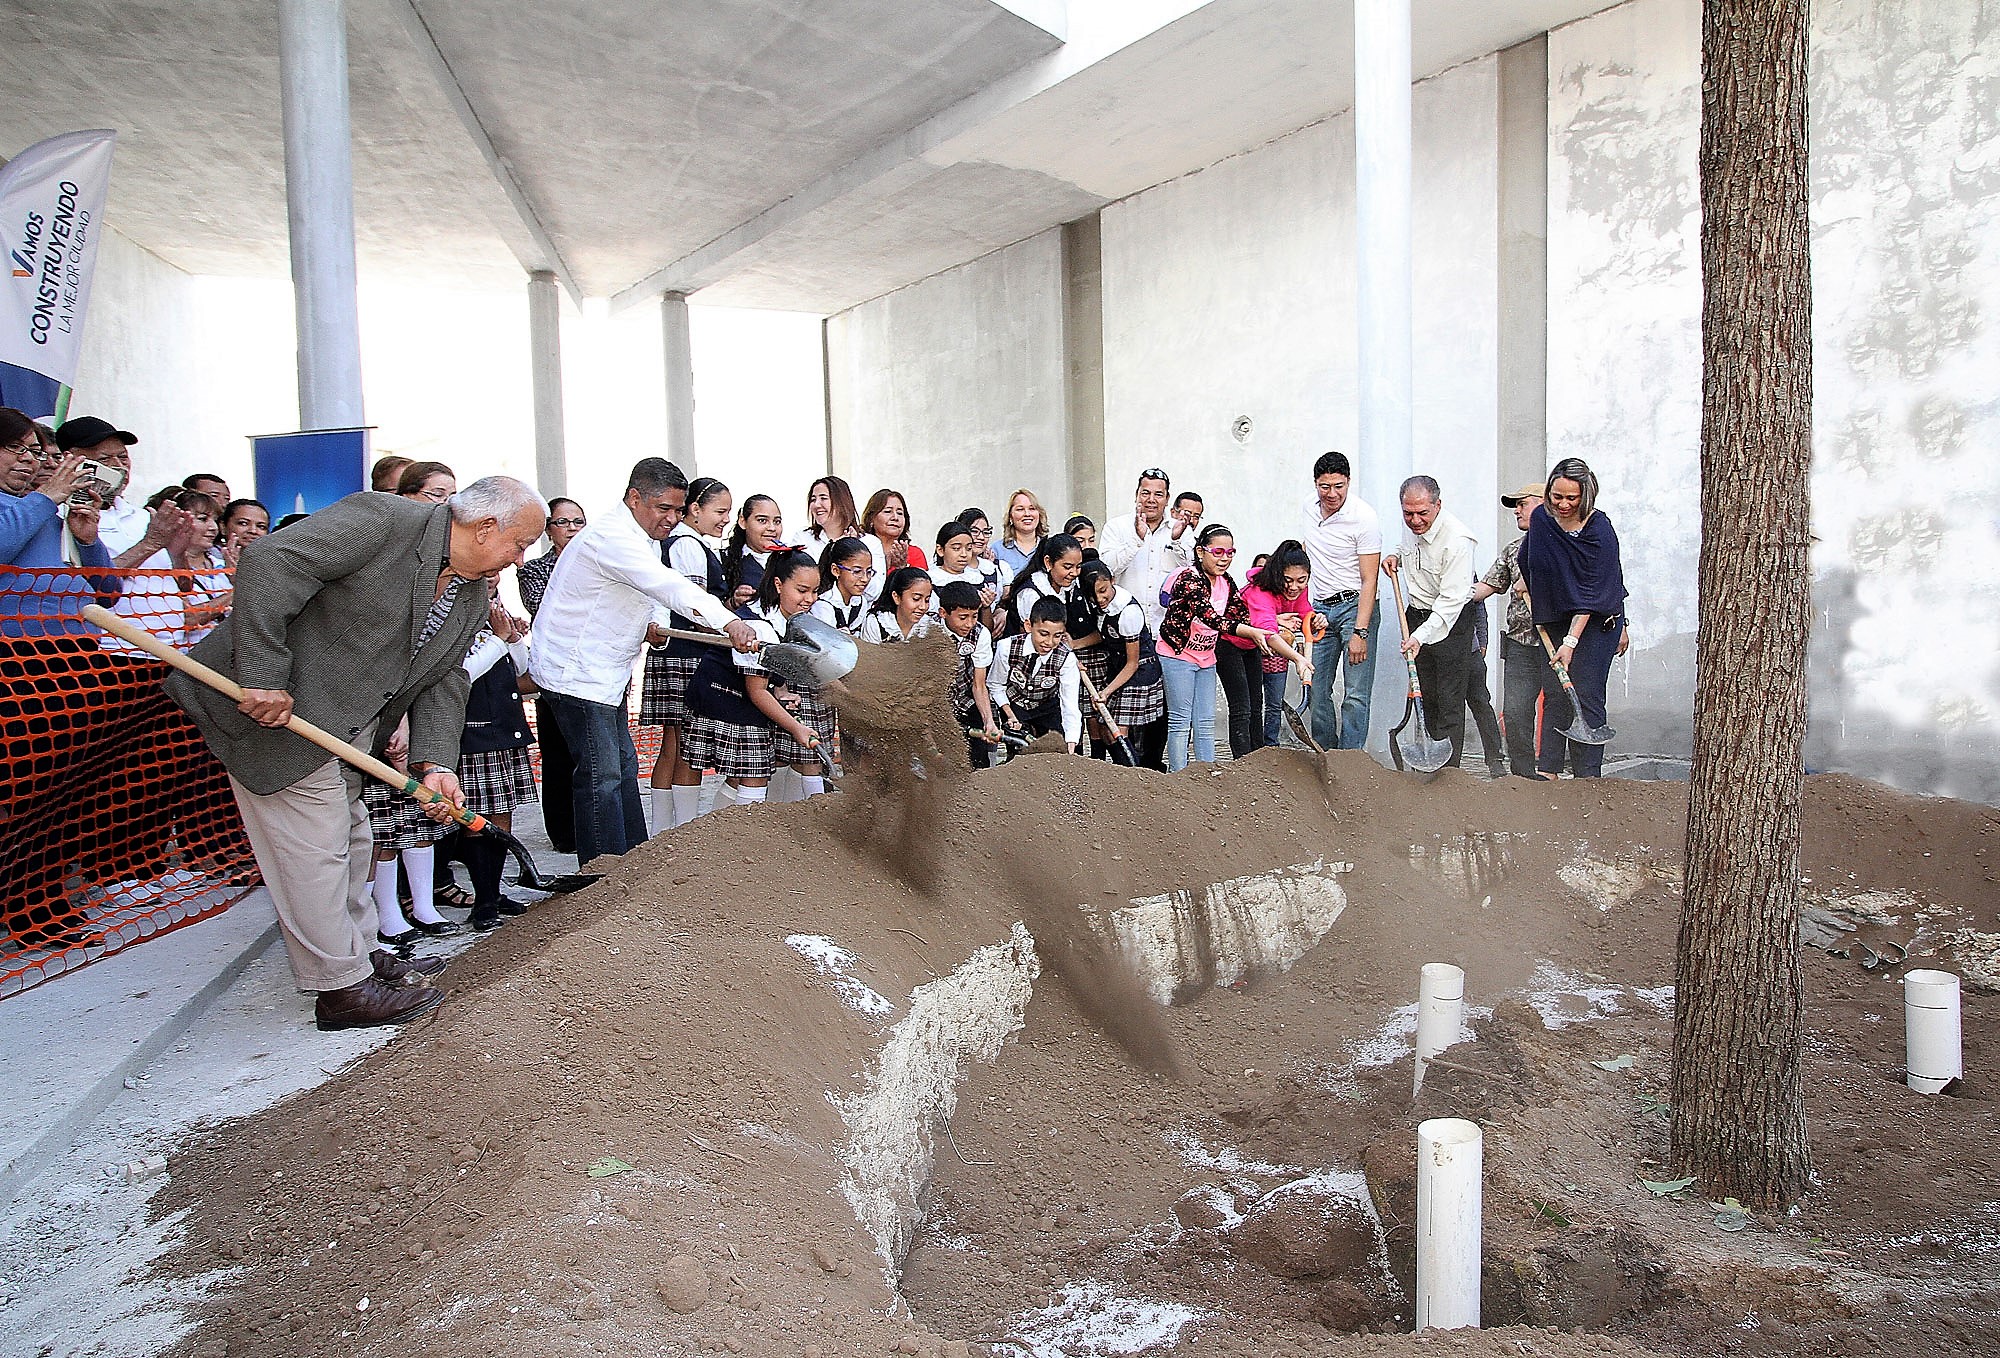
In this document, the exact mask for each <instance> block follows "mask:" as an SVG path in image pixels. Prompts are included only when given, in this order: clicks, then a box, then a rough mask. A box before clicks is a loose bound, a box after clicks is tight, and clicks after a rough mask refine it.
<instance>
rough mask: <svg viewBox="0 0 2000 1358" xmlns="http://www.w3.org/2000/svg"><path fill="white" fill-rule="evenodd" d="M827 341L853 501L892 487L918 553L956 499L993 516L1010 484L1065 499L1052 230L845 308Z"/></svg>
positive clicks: (1057, 511) (839, 464) (1057, 512)
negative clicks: (905, 509) (905, 508)
mask: <svg viewBox="0 0 2000 1358" xmlns="http://www.w3.org/2000/svg"><path fill="white" fill-rule="evenodd" d="M827 341H828V348H829V351H830V354H831V380H830V383H829V388H830V391H829V395H830V406H831V412H832V425H833V438H834V464H835V468H836V470H838V471H840V473H841V475H843V476H845V477H846V478H847V480H848V482H849V483H850V484H851V485H852V486H853V487H854V496H855V500H856V501H857V505H858V502H860V501H863V500H865V498H866V497H867V495H868V494H869V493H870V492H871V491H873V490H874V489H876V488H877V487H879V486H883V485H889V486H893V487H894V488H896V489H897V490H900V491H902V492H903V494H904V496H905V497H906V498H907V499H908V501H909V506H910V514H911V516H912V518H913V520H914V522H913V523H912V525H911V529H910V534H911V538H912V540H914V541H915V542H916V543H917V544H918V545H919V546H921V547H922V548H923V549H924V551H925V552H926V554H928V553H929V551H930V548H931V543H932V540H933V537H934V535H935V534H936V532H937V529H938V526H939V525H940V524H942V523H944V522H945V521H946V520H947V519H948V518H950V517H951V516H952V515H955V514H956V513H958V511H959V510H960V509H963V508H964V507H966V506H967V505H973V504H976V505H979V506H981V507H982V508H984V509H985V510H986V511H987V512H988V513H989V514H992V515H993V516H994V517H995V518H996V519H997V518H998V517H999V515H1001V514H1002V513H1003V512H1004V510H1005V506H1006V500H1007V496H1008V494H1009V492H1011V491H1012V490H1013V489H1014V488H1015V487H1017V486H1028V487H1030V488H1031V489H1033V490H1034V491H1035V492H1036V493H1037V494H1038V495H1040V496H1041V498H1042V502H1043V504H1045V505H1046V506H1047V507H1048V510H1049V513H1050V514H1051V515H1052V516H1054V517H1056V518H1058V519H1060V518H1061V517H1062V516H1063V515H1064V514H1065V513H1066V512H1067V511H1068V509H1069V506H1068V505H1067V504H1064V503H1062V499H1063V496H1064V495H1065V494H1066V493H1067V491H1066V487H1067V486H1068V484H1069V478H1068V475H1067V472H1066V470H1065V465H1066V462H1065V459H1066V451H1065V450H1066V444H1067V434H1066V429H1067V421H1068V418H1069V415H1068V405H1067V397H1066V394H1065V391H1064V386H1063V308H1062V233H1061V232H1060V231H1045V232H1043V233H1042V234H1041V235H1039V236H1035V237H1033V238H1031V239H1029V240H1026V241H1023V242H1021V243H1020V244H1019V245H1014V246H1010V247H1009V248H1007V249H1005V250H1001V251H998V252H996V253H994V254H991V255H987V256H986V257H985V258H983V259H977V260H974V261H972V262H971V263H970V264H965V265H962V266H960V267H959V268H956V269H952V270H950V271H949V272H947V273H942V274H939V275H937V276H936V277H934V278H929V279H926V280H924V281H923V282H921V283H917V284H914V285H912V286H910V287H907V288H903V289H900V290H899V291H896V292H892V293H889V294H887V295H886V296H883V297H878V298H876V299H875V300H874V301H872V302H867V303H864V304H862V305H861V306H858V307H855V308H853V309H852V310H849V311H845V312H842V313H841V314H840V315H838V316H835V317H833V318H832V319H831V320H830V321H829V323H828V335H827Z"/></svg>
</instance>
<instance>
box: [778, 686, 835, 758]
mask: <svg viewBox="0 0 2000 1358" xmlns="http://www.w3.org/2000/svg"><path fill="white" fill-rule="evenodd" d="M793 692H795V693H797V694H798V695H799V705H798V707H797V709H796V710H795V711H794V713H793V715H794V716H796V717H797V718H798V719H799V722H800V724H801V725H803V726H804V727H805V728H806V729H807V730H809V731H811V732H812V733H813V734H814V735H816V736H818V737H819V740H820V744H821V745H823V746H825V747H826V753H827V757H828V758H831V757H832V756H833V728H834V712H833V704H831V703H829V702H828V701H827V700H826V699H825V698H823V697H821V696H820V695H819V693H818V691H817V690H814V689H794V690H793ZM771 741H772V757H773V759H775V760H776V762H778V763H780V764H785V765H797V766H799V767H801V768H810V769H814V770H817V769H818V768H819V766H820V764H819V756H818V755H816V754H814V753H813V752H812V751H811V750H808V749H807V748H806V747H805V746H803V745H801V744H799V743H798V741H796V740H794V739H792V734H791V732H789V731H779V730H773V731H772V732H771Z"/></svg>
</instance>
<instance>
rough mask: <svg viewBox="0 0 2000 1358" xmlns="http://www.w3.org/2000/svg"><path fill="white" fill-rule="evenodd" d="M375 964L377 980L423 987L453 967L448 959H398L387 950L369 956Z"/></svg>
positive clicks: (377, 950)
mask: <svg viewBox="0 0 2000 1358" xmlns="http://www.w3.org/2000/svg"><path fill="white" fill-rule="evenodd" d="M368 957H369V960H370V961H372V962H374V964H375V976H376V979H377V980H382V981H387V982H389V983H390V984H391V985H423V984H424V983H425V982H426V981H428V980H430V979H431V977H433V976H441V975H443V974H444V969H445V968H446V967H448V966H450V965H451V959H450V958H448V957H410V958H403V957H398V956H396V954H394V953H392V952H390V951H389V950H388V949H387V948H377V949H376V950H375V951H374V952H371V953H369V954H368Z"/></svg>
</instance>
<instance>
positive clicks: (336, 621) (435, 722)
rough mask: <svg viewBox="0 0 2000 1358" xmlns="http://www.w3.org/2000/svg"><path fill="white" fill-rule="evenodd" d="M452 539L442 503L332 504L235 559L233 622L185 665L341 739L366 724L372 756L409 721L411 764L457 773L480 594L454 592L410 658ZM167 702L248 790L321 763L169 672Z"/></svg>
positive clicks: (309, 750) (303, 745)
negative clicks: (209, 670)
mask: <svg viewBox="0 0 2000 1358" xmlns="http://www.w3.org/2000/svg"><path fill="white" fill-rule="evenodd" d="M450 534H451V511H450V510H449V509H448V508H446V507H445V506H444V505H435V506H433V505H425V504H420V503H418V502H416V501H414V500H405V499H402V498H401V497H400V496H395V495H383V494H379V493H377V492H374V491H363V492H361V493H360V494H357V495H350V496H348V497H347V498H346V499H344V500H340V501H338V502H336V503H334V504H331V505H328V506H327V507H326V508H325V509H322V510H320V511H319V512H318V513H316V514H314V515H312V516H310V517H309V518H305V519H301V520H300V521H299V522H297V523H295V524H293V525H292V526H291V527H289V528H286V529H284V530H283V531H281V532H277V533H272V534H269V535H268V536H265V537H262V538H259V539H258V540H257V541H256V542H253V543H251V544H250V545H249V546H248V547H246V548H245V549H244V551H243V556H242V558H241V560H240V561H239V562H238V563H237V568H236V597H235V600H234V603H233V605H232V607H231V610H230V614H229V617H228V618H226V619H225V620H224V621H223V622H222V624H221V625H220V626H219V627H217V628H216V629H215V630H214V631H213V632H211V633H209V634H208V636H207V637H206V638H204V639H203V640H202V642H201V644H200V645H198V646H196V647H195V648H194V650H193V652H192V654H193V656H194V658H195V659H197V660H199V661H201V662H202V663H203V664H206V665H209V666H212V667H213V668H215V669H218V670H220V671H222V672H223V673H224V674H226V675H228V676H229V677H231V678H232V679H234V680H236V681H237V682H238V683H239V684H241V685H243V686H244V687H245V688H269V689H284V690H286V691H287V692H289V693H290V694H291V695H292V703H293V710H294V711H295V712H296V713H297V715H299V716H301V717H303V718H305V719H306V720H307V721H310V722H312V723H313V724H314V725H316V726H319V727H322V728H324V729H325V730H328V731H331V732H332V733H333V734H334V735H337V736H340V737H342V738H344V739H348V740H352V739H354V738H356V737H357V736H359V735H360V734H361V733H362V732H363V731H364V730H366V729H367V728H368V727H369V725H370V724H371V723H372V724H373V725H374V727H375V737H374V740H373V742H372V744H373V745H374V747H375V748H374V751H373V752H374V753H377V754H379V753H380V752H381V747H382V745H383V743H384V742H386V741H387V740H388V738H389V736H390V734H391V733H392V732H393V731H394V730H395V728H396V724H397V723H398V722H399V721H401V720H402V718H403V714H404V713H406V712H407V713H408V714H409V717H410V761H411V762H412V763H429V764H441V765H443V766H444V767H445V768H455V767H456V766H457V764H458V741H459V736H460V734H461V732H462V731H463V729H464V726H465V695H466V691H467V689H468V687H469V681H468V680H467V679H466V675H465V669H464V667H463V664H462V662H463V661H464V659H465V652H466V649H467V648H468V647H469V646H471V644H472V640H473V638H474V637H476V636H478V635H479V629H480V627H481V626H483V625H484V624H485V622H486V604H487V597H488V589H487V585H486V582H485V581H483V580H474V581H467V582H466V583H465V584H464V585H461V586H460V587H459V591H458V597H457V598H456V600H454V602H453V605H452V610H451V614H450V616H449V617H448V618H446V620H445V624H444V626H443V628H441V629H440V630H439V631H438V634H437V635H436V636H434V637H432V638H431V640H430V641H429V642H428V643H427V644H426V645H425V646H424V648H423V649H422V650H421V651H419V652H417V653H416V655H415V656H412V655H411V653H410V648H411V646H412V645H413V644H414V643H415V641H416V639H417V635H418V633H419V631H421V629H422V627H423V623H424V616H425V614H427V613H428V612H429V611H430V607H431V603H432V601H433V599H435V597H436V594H437V581H438V575H439V573H440V572H441V571H442V570H443V569H444V562H445V555H446V552H447V549H448V548H449V545H450ZM167 692H168V694H169V696H171V697H172V698H173V700H174V701H175V702H177V703H179V704H180V705H181V706H182V707H183V708H185V709H187V713H188V715H189V716H190V717H191V718H193V720H194V724H195V725H196V727H198V728H199V729H200V731H201V733H202V735H203V737H204V738H206V739H207V741H208V743H209V746H210V748H212V749H213V750H214V751H215V753H216V757H217V758H219V759H220V760H221V761H222V763H223V767H225V768H227V769H228V770H229V772H230V773H232V774H234V775H235V776H236V778H237V779H238V780H239V781H240V782H242V784H243V785H244V786H245V787H247V788H249V789H250V791H252V792H255V793H260V794H269V793H273V792H277V791H280V790H281V789H283V788H287V787H290V786H291V785H292V784H293V783H296V782H297V781H298V780H299V779H301V778H303V777H305V776H306V775H307V774H309V773H311V772H312V771H313V770H314V769H317V768H319V767H320V766H321V765H323V764H325V763H326V761H327V756H326V753H325V752H324V751H323V750H321V749H320V748H319V747H318V746H316V745H313V744H311V743H310V742H308V741H306V740H305V739H303V738H302V737H299V736H295V735H293V734H292V733H291V732H290V731H285V730H271V729H267V728H265V727H262V726H259V725H257V723H255V722H253V721H251V720H250V719H249V718H248V717H246V716H244V715H243V714H242V713H241V712H239V711H237V710H236V705H235V704H234V703H233V702H231V701H230V700H229V699H228V698H226V697H224V696H223V695H222V694H220V693H217V692H216V691H215V690H213V689H211V688H209V687H207V686H206V685H204V684H201V683H198V682H196V681H195V680H193V679H190V678H189V677H187V676H186V675H183V674H181V673H180V672H178V671H175V672H173V673H171V674H169V675H168V677H167Z"/></svg>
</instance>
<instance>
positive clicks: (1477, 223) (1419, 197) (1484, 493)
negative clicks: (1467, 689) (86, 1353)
mask: <svg viewBox="0 0 2000 1358" xmlns="http://www.w3.org/2000/svg"><path fill="white" fill-rule="evenodd" d="M1413 101H1414V102H1413V107H1412V138H1413V154H1414V157H1415V167H1414V192H1415V205H1414V206H1415V217H1414V227H1415V232H1416V240H1415V276H1414V306H1415V350H1416V352H1415V390H1416V407H1415V427H1414V448H1415V462H1416V466H1417V468H1418V470H1420V471H1422V472H1425V473H1427V474H1429V475H1432V476H1435V477H1436V478H1437V479H1438V481H1439V483H1440V484H1441V485H1442V486H1443V488H1444V497H1445V503H1446V505H1447V506H1448V507H1449V508H1451V509H1452V510H1453V511H1454V512H1455V513H1457V514H1458V515H1459V517H1461V518H1462V519H1464V520H1465V522H1466V523H1467V524H1468V525H1469V526H1470V527H1471V528H1472V530H1473V532H1474V533H1475V534H1477V535H1478V536H1479V538H1480V539H1481V562H1482V565H1483V564H1484V561H1485V559H1486V558H1488V557H1490V556H1491V555H1492V553H1493V552H1494V550H1495V549H1496V547H1497V545H1498V544H1497V543H1496V541H1495V539H1496V534H1495V532H1494V530H1493V524H1494V520H1495V514H1494V512H1493V506H1494V505H1495V503H1496V497H1497V496H1498V494H1499V489H1498V486H1497V484H1496V474H1497V473H1496V467H1497V462H1498V441H1497V407H1498V400H1499V394H1498V367H1497V362H1496V345H1497V332H1498V280H1497V269H1498V212H1499V204H1498V192H1499V189H1498V185H1499V180H1498V126H1499V124H1498V108H1499V64H1498V60H1497V58H1493V57H1488V58H1484V59H1482V60H1479V61H1475V62H1472V63H1469V64H1468V65H1465V66H1461V67H1457V68H1455V69H1453V70H1450V71H1446V72H1444V73H1442V74H1440V75H1438V76H1436V77H1434V78H1432V79H1430V80H1426V81H1423V82H1420V83H1419V84H1418V85H1417V86H1416V89H1415V92H1414V94H1413ZM1353 136H1354V133H1353V119H1352V117H1351V115H1348V114H1342V115H1340V116H1338V117H1334V118H1330V119H1328V120H1326V121H1324V122H1321V123H1316V124H1314V125H1312V126H1310V127H1307V128H1304V129H1301V130H1300V131H1298V132H1295V133H1293V134H1291V135H1290V136H1287V137H1283V138H1281V139H1279V140H1278V141H1275V142H1272V143H1271V144H1269V145H1267V146H1263V147H1260V148H1258V149H1256V150H1254V151H1250V152H1246V153H1245V154H1243V155H1239V156H1235V157H1232V158H1230V159H1228V160H1225V161H1222V162H1221V163H1219V164H1217V165H1214V166H1211V167H1210V168H1208V169H1206V170H1203V171H1201V172H1200V173H1198V174H1193V175H1188V176H1186V177H1184V178H1182V179H1178V180H1175V181H1173V182H1172V183H1169V184H1164V185H1162V186H1160V187H1158V188H1155V189H1151V190H1148V191H1147V192H1145V193H1141V194H1138V195H1136V196H1134V197H1132V198H1128V199H1126V200H1125V201H1123V202H1121V203H1116V204H1113V205H1112V206H1110V207H1108V208H1106V209H1105V210H1104V215H1103V222H1104V327H1105V336H1104V389H1105V396H1104V403H1105V409H1104V424H1105V439H1104V441H1105V450H1106V451H1105V460H1106V464H1107V471H1106V477H1105V485H1106V494H1107V499H1108V500H1109V501H1110V503H1111V507H1112V508H1114V509H1117V508H1122V507H1124V506H1126V505H1129V503H1130V500H1129V496H1130V494H1131V488H1132V487H1133V486H1134V485H1135V484H1136V481H1137V476H1138V472H1139V470H1140V469H1141V468H1143V467H1147V466H1153V465H1158V466H1160V467H1163V468H1165V469H1166V470H1167V471H1168V473H1169V474H1170V475H1171V476H1172V477H1173V480H1174V484H1175V487H1176V488H1177V489H1180V488H1186V489H1192V490H1198V491H1200V492H1202V494H1203V496H1204V500H1205V503H1206V506H1207V510H1208V516H1209V517H1210V518H1211V519H1219V520H1221V521H1222V522H1225V523H1227V524H1229V525H1230V526H1231V527H1232V528H1234V529H1235V530H1236V535H1237V545H1238V547H1239V548H1240V549H1242V550H1243V551H1244V552H1245V553H1246V554H1254V553H1256V552H1258V551H1262V550H1266V549H1268V548H1270V547H1272V546H1275V545H1276V544H1277V543H1278V541H1280V540H1281V539H1282V538H1285V537H1296V536H1298V535H1299V534H1300V533H1301V532H1302V531H1303V529H1304V528H1305V526H1306V506H1307V504H1308V503H1309V502H1310V500H1311V497H1312V464H1313V460H1314V459H1315V458H1316V457H1318V456H1319V454H1321V453H1322V452H1325V451H1327V450H1328V449H1334V448H1337V449H1340V450H1341V451H1343V452H1346V453H1347V454H1348V455H1349V456H1350V457H1351V458H1354V459H1355V470H1356V477H1355V493H1356V494H1358V495H1360V496H1361V497H1362V498H1363V499H1365V500H1367V501H1368V502H1369V503H1370V504H1371V505H1373V506H1374V508H1375V509H1376V510H1377V512H1378V513H1380V514H1381V515H1382V516H1383V517H1384V520H1385V522H1384V531H1385V534H1386V535H1387V540H1388V541H1389V542H1390V543H1392V544H1393V543H1396V542H1399V541H1400V539H1401V531H1402V529H1401V520H1400V518H1399V517H1398V514H1397V496H1396V491H1397V483H1398V482H1399V481H1400V478H1401V469H1400V468H1394V467H1375V466H1372V465H1370V464H1369V463H1368V461H1367V459H1366V458H1364V457H1360V456H1358V455H1357V453H1356V448H1355V432H1356V413H1355V344H1356V340H1355V315H1354V308H1355V285H1354V279H1355V265H1354V253H1353V252H1354V151H1353ZM1239 416H1247V417H1248V418H1249V419H1250V421H1251V433H1250V436H1249V438H1248V439H1246V440H1243V441H1241V442H1239V441H1238V440H1237V439H1236V438H1235V437H1234V436H1233V433H1232V426H1233V424H1234V422H1235V421H1236V419H1237V418H1238V417H1239ZM1244 561H1245V564H1246V565H1247V563H1248V555H1246V556H1245V557H1244ZM1384 588H1385V590H1386V588H1387V585H1386V582H1385V584H1384ZM1390 611H1392V610H1391V609H1385V629H1386V630H1387V631H1389V633H1390V634H1391V635H1393V634H1394V624H1393V623H1392V622H1389V621H1388V613H1389V612H1390ZM1385 655H1386V656H1387V660H1388V663H1379V664H1378V665H1377V667H1376V674H1377V684H1376V689H1377V692H1376V707H1375V710H1376V713H1377V714H1378V717H1379V716H1380V714H1383V713H1391V712H1393V713H1396V714H1399V713H1400V712H1401V708H1402V694H1403V690H1404V683H1405V680H1404V677H1403V672H1402V667H1401V665H1400V664H1397V663H1394V658H1393V654H1390V653H1385ZM1394 721H1395V716H1394V715H1391V716H1389V717H1388V718H1387V719H1386V720H1377V721H1376V722H1375V723H1374V735H1375V740H1376V743H1378V744H1380V743H1381V741H1382V739H1383V738H1384V736H1385V734H1386V732H1387V730H1388V728H1389V727H1390V726H1391V725H1393V724H1394Z"/></svg>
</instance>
